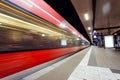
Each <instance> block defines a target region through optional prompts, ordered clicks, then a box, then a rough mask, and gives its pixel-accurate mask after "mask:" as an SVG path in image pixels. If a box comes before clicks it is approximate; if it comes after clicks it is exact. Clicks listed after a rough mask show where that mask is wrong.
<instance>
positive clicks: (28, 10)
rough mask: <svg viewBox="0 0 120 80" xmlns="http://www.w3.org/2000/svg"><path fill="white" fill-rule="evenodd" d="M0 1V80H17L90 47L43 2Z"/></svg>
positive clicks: (26, 0)
mask: <svg viewBox="0 0 120 80" xmlns="http://www.w3.org/2000/svg"><path fill="white" fill-rule="evenodd" d="M37 1H38V0H1V1H0V79H2V80H19V79H21V78H22V77H25V76H27V75H29V74H31V73H33V72H36V71H38V70H40V69H42V68H44V67H46V66H48V65H50V64H52V63H53V62H56V61H58V60H61V59H63V58H65V57H67V56H70V55H72V54H74V53H75V52H77V51H79V50H81V49H84V48H86V47H88V46H89V41H87V40H86V39H85V38H84V37H83V36H82V35H81V34H80V33H79V32H78V31H77V30H76V29H75V28H74V27H73V26H72V25H70V24H69V23H68V22H67V21H66V20H65V19H64V18H62V17H61V16H60V15H59V14H58V13H57V12H56V11H54V10H53V9H52V8H51V7H50V6H49V5H48V4H47V3H46V2H44V0H40V3H38V2H37Z"/></svg>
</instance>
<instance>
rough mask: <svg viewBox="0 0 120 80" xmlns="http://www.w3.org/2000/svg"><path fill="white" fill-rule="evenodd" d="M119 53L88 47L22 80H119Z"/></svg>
mask: <svg viewBox="0 0 120 80" xmlns="http://www.w3.org/2000/svg"><path fill="white" fill-rule="evenodd" d="M119 57H120V52H119V50H115V49H104V48H99V47H97V46H91V47H88V48H86V49H84V50H82V51H79V52H77V53H76V54H74V55H72V56H70V57H68V58H65V59H64V60H61V61H59V62H57V63H55V64H53V65H51V66H49V67H47V68H44V69H42V70H40V71H38V72H35V73H33V74H31V75H29V76H26V77H24V78H23V79H22V80H120V64H119V62H120V58H119Z"/></svg>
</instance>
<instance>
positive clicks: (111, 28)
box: [94, 26, 120, 30]
mask: <svg viewBox="0 0 120 80" xmlns="http://www.w3.org/2000/svg"><path fill="white" fill-rule="evenodd" d="M116 28H120V26H114V27H106V28H94V30H106V29H116Z"/></svg>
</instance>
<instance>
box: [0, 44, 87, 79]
mask: <svg viewBox="0 0 120 80" xmlns="http://www.w3.org/2000/svg"><path fill="white" fill-rule="evenodd" d="M83 48H85V46H81V47H72V48H59V49H50V50H36V51H24V52H13V53H5V54H0V78H3V77H5V76H8V75H11V74H14V73H17V72H19V71H22V70H25V69H28V68H31V67H33V66H36V65H40V64H42V63H45V62H48V61H50V60H53V59H56V58H58V57H61V56H63V55H66V54H68V53H71V52H74V51H77V50H81V49H83Z"/></svg>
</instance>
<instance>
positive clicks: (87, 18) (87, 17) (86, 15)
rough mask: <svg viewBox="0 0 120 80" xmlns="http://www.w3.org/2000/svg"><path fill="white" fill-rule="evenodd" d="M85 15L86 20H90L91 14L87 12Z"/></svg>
mask: <svg viewBox="0 0 120 80" xmlns="http://www.w3.org/2000/svg"><path fill="white" fill-rule="evenodd" d="M84 17H85V20H86V21H87V20H89V15H88V13H85V14H84Z"/></svg>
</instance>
